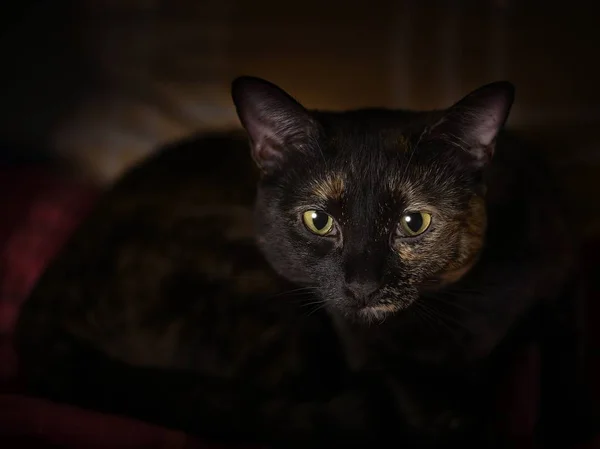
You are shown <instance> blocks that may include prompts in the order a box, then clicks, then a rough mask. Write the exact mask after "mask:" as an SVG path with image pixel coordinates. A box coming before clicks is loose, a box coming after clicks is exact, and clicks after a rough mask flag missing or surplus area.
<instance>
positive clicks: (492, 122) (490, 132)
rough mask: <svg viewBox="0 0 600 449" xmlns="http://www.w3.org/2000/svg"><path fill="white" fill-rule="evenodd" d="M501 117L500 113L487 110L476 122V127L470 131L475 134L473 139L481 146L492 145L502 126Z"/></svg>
mask: <svg viewBox="0 0 600 449" xmlns="http://www.w3.org/2000/svg"><path fill="white" fill-rule="evenodd" d="M500 120H501V118H500V117H499V114H498V113H494V112H489V113H488V112H487V111H486V112H485V113H484V114H482V115H481V116H480V117H479V118H478V119H477V122H476V124H474V125H473V126H474V128H473V129H472V130H471V131H470V132H471V135H472V136H473V141H475V142H477V143H478V144H479V145H480V146H483V147H488V146H490V145H491V144H492V143H493V141H494V139H495V138H496V135H497V134H498V131H499V130H500V127H501V126H502V123H501V121H500Z"/></svg>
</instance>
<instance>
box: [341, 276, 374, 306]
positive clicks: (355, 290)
mask: <svg viewBox="0 0 600 449" xmlns="http://www.w3.org/2000/svg"><path fill="white" fill-rule="evenodd" d="M378 288H379V285H378V284H377V283H376V282H369V281H363V282H348V283H347V284H346V288H345V290H346V295H348V296H349V297H350V298H352V299H355V300H357V301H360V302H364V303H365V304H366V302H367V301H368V299H369V297H370V296H371V295H372V294H373V293H375V292H376V291H377V289H378Z"/></svg>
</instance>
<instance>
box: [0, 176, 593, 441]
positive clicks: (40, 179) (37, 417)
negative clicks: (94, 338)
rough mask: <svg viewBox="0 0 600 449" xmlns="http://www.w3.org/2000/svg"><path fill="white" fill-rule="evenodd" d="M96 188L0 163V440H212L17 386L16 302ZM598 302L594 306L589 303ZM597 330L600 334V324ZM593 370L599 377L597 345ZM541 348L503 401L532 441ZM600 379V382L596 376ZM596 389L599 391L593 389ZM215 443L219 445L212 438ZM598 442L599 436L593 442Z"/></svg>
mask: <svg viewBox="0 0 600 449" xmlns="http://www.w3.org/2000/svg"><path fill="white" fill-rule="evenodd" d="M96 196H97V191H96V189H94V188H92V187H90V186H86V185H84V184H81V183H77V182H74V181H67V180H65V179H63V178H61V177H59V176H53V175H52V174H49V173H46V172H44V170H42V169H25V170H19V171H15V170H14V169H9V168H6V167H5V168H2V167H0V210H1V211H2V212H1V213H2V215H0V216H1V217H2V218H1V219H0V393H4V394H0V447H2V448H4V449H9V448H12V447H18V448H23V447H26V448H34V447H36V448H45V449H50V448H62V449H68V448H69V449H71V448H72V449H76V448H86V449H94V448H111V449H120V448H123V449H125V448H128V449H137V448H159V447H163V448H182V449H183V448H202V447H207V446H206V445H203V444H202V443H200V442H199V441H197V440H196V439H194V438H192V437H189V436H187V435H185V434H184V433H182V432H178V431H173V430H168V429H163V428H160V427H157V426H152V425H149V424H146V423H142V422H139V421H136V420H133V419H129V418H124V417H117V416H110V415H106V414H101V413H96V412H92V411H88V410H82V409H79V408H76V407H71V406H66V405H59V404H53V403H50V402H48V401H44V400H40V399H36V398H28V397H24V396H20V395H19V394H17V390H16V389H15V384H14V383H13V381H14V379H15V375H16V358H15V355H14V353H13V350H12V346H11V335H12V331H13V329H14V325H15V320H16V317H17V315H18V311H19V307H20V305H21V303H22V302H23V301H24V299H25V298H26V297H27V295H28V294H29V292H30V291H31V289H32V287H33V285H34V284H35V282H36V280H37V278H38V276H39V275H40V274H41V272H42V271H43V269H44V267H45V266H46V264H47V263H48V262H49V261H50V260H51V258H52V257H53V255H54V254H55V253H56V251H57V250H58V249H59V248H60V247H61V245H62V244H63V243H64V241H65V240H66V238H67V237H68V236H69V235H70V233H71V232H72V231H73V230H74V229H75V228H76V226H77V224H78V223H79V222H80V220H81V219H82V218H83V217H84V216H85V215H86V213H87V212H88V211H89V209H90V206H91V205H92V204H93V202H94V199H95V198H96ZM588 249H589V251H588V252H589V254H590V259H589V260H590V264H589V265H588V268H589V270H590V273H589V278H590V279H591V280H597V281H596V282H595V283H594V284H593V285H591V288H592V290H591V292H590V299H592V298H593V299H600V276H599V275H600V269H598V265H597V264H596V263H595V259H596V254H597V252H598V251H597V250H598V249H600V245H597V247H596V248H591V247H590V248H588ZM597 302H598V301H590V310H589V312H590V314H589V316H590V317H600V305H599V304H596V303H597ZM592 308H595V310H592ZM596 334H597V335H595V336H594V337H593V341H594V342H600V332H598V331H597V332H596ZM593 353H594V354H596V361H595V363H594V364H593V368H592V370H593V373H592V376H593V378H600V377H599V376H600V363H598V358H599V357H600V356H598V351H593ZM537 357H538V355H537V351H536V350H535V348H531V349H530V350H529V351H525V352H524V353H523V354H519V355H518V358H519V360H520V361H521V362H522V363H517V364H516V370H517V372H516V373H515V376H514V377H513V378H512V379H511V381H510V382H509V383H508V384H507V385H506V390H505V391H503V392H502V394H501V403H500V404H499V405H500V407H501V409H502V410H506V412H505V413H502V415H503V416H505V417H506V419H505V420H504V422H502V423H501V425H503V426H506V428H507V429H508V430H509V431H510V432H511V434H512V435H514V436H515V438H516V439H518V440H519V441H520V442H521V443H522V444H520V445H519V446H518V447H522V448H523V449H525V448H530V447H531V446H532V445H531V435H532V427H533V421H534V419H535V410H534V404H535V402H536V401H535V398H536V395H537V377H536V373H537V369H538V368H537V366H538V365H537V363H538V359H537ZM596 384H598V385H596V387H598V386H600V383H598V382H597V383H596ZM596 392H597V393H598V392H599V391H598V390H596ZM211 447H215V446H214V445H213V446H211ZM593 447H595V448H600V439H599V440H598V441H597V444H594V445H591V446H588V447H587V449H590V448H593Z"/></svg>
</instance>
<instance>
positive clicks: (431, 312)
mask: <svg viewBox="0 0 600 449" xmlns="http://www.w3.org/2000/svg"><path fill="white" fill-rule="evenodd" d="M415 305H416V306H417V307H418V308H420V309H421V311H422V312H423V313H424V314H426V315H428V316H429V317H430V318H431V319H432V320H433V322H435V323H436V324H437V325H439V326H441V327H442V328H444V329H445V330H446V331H447V332H448V333H449V334H450V335H451V336H452V338H453V339H455V340H457V339H458V333H457V330H456V329H453V328H452V326H450V324H456V323H449V322H448V319H447V318H448V317H447V316H445V315H444V314H442V313H440V312H439V311H438V310H436V309H434V308H433V307H431V306H430V305H429V304H426V303H423V302H419V301H417V302H416V303H415Z"/></svg>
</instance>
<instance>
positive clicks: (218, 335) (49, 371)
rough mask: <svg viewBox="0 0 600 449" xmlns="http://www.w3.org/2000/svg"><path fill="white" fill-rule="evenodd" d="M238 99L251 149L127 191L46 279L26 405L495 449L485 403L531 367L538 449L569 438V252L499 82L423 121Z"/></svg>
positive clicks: (492, 407)
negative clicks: (522, 359)
mask: <svg viewBox="0 0 600 449" xmlns="http://www.w3.org/2000/svg"><path fill="white" fill-rule="evenodd" d="M232 98H233V101H234V104H235V106H236V110H237V113H238V116H239V119H240V122H241V124H242V126H243V127H244V129H245V133H239V132H237V131H236V132H233V131H232V132H231V133H214V134H203V135H200V136H192V137H191V138H189V139H188V140H185V141H182V142H177V143H174V144H172V145H168V146H166V147H165V148H164V149H163V150H162V151H160V152H159V153H157V154H156V155H154V156H151V157H149V158H148V159H146V160H145V161H143V162H142V163H140V164H139V165H138V166H136V167H134V168H133V169H131V170H130V171H129V172H128V173H126V174H125V175H124V176H123V177H122V178H121V179H120V180H119V181H118V182H117V183H116V184H115V185H114V186H113V187H112V188H111V189H110V190H109V191H108V192H107V193H106V194H105V195H104V196H103V197H102V198H101V200H100V201H99V203H98V204H97V206H96V207H95V209H94V210H93V212H92V213H91V215H90V216H89V217H88V218H87V220H86V221H85V223H84V224H83V225H82V226H81V228H80V229H79V230H78V231H77V232H76V233H75V235H74V236H73V238H72V239H71V240H70V241H69V242H68V244H67V245H66V246H65V248H64V250H63V251H62V252H61V254H60V255H59V256H58V257H57V259H56V260H55V261H54V262H53V263H52V264H51V266H50V267H49V268H48V269H47V271H46V272H45V273H44V274H43V276H42V278H41V279H40V281H39V282H38V285H37V286H36V288H35V290H34V292H33V294H32V295H31V297H30V298H29V300H28V301H27V302H26V304H25V306H24V309H23V311H22V314H21V317H20V319H19V323H18V327H17V349H18V353H19V356H20V360H21V368H22V369H21V371H22V374H23V378H24V380H25V382H26V385H27V388H28V391H29V392H30V393H31V394H35V395H39V396H44V397H48V398H50V399H53V400H56V401H61V402H70V403H75V404H79V405H81V406H84V407H89V408H93V409H97V410H102V411H107V412H112V413H122V414H126V415H131V416H135V417H138V418H141V419H144V420H147V421H150V422H155V423H159V424H162V425H165V426H170V427H173V428H180V429H183V430H186V431H189V432H192V433H195V434H198V435H201V436H203V437H205V438H207V439H214V440H218V441H221V442H245V443H260V444H269V445H272V446H281V447H296V446H297V447H300V446H302V447H307V446H308V447H326V446H328V445H329V446H331V445H333V446H336V447H342V446H346V447H351V446H353V447H364V446H365V445H369V444H382V443H383V442H385V441H388V440H389V438H394V441H396V442H397V443H398V444H399V445H403V446H406V447H417V446H426V447H431V446H433V445H435V447H445V445H448V446H450V445H453V444H456V443H461V444H463V445H468V446H471V447H511V442H510V440H509V437H508V436H507V435H503V434H502V432H500V431H498V430H497V428H496V426H495V422H496V420H497V419H498V416H497V414H498V411H497V408H496V403H495V402H494V400H493V394H494V392H495V391H496V390H497V387H498V385H499V384H500V383H501V382H502V379H503V378H504V377H505V375H506V372H507V371H508V367H509V366H510V364H511V360H512V357H513V355H514V354H515V353H516V352H517V351H519V350H521V349H523V348H526V347H528V345H535V346H536V347H537V348H539V350H540V352H541V354H542V401H541V406H542V407H541V409H542V412H541V418H540V419H541V420H540V424H539V429H540V438H541V440H542V441H543V442H545V443H548V442H551V443H552V444H556V445H557V446H556V447H563V446H561V445H566V444H567V443H566V442H567V439H568V438H571V439H572V438H574V437H575V436H576V435H574V434H573V431H574V429H575V426H576V425H577V424H582V427H583V422H584V421H583V418H582V416H583V412H582V413H581V414H579V413H577V411H578V409H575V408H574V407H575V405H576V399H575V398H576V396H577V393H578V391H577V389H578V387H579V380H578V375H579V374H578V370H577V368H578V365H577V363H576V362H577V358H576V357H577V355H578V348H579V344H580V338H579V336H578V333H577V331H578V330H579V327H578V322H577V321H576V304H577V302H576V301H575V296H576V295H575V292H576V286H577V254H576V246H575V242H574V241H573V238H572V234H573V232H572V231H573V230H572V229H571V226H570V222H569V220H568V215H565V214H563V213H561V208H560V204H559V201H558V200H557V198H558V193H557V191H556V189H555V188H554V187H553V185H552V182H551V180H550V178H549V176H548V174H547V173H546V170H545V169H544V165H543V163H542V161H541V160H540V159H539V157H538V156H536V153H535V152H534V151H533V150H531V149H529V148H528V147H527V146H526V145H525V144H523V143H522V142H520V141H518V140H517V139H515V138H514V137H512V136H511V135H510V134H509V133H507V132H506V131H504V130H503V128H504V124H505V122H506V120H507V117H508V115H509V112H510V109H511V106H512V103H513V100H514V87H513V85H512V84H510V83H508V82H495V83H492V84H488V85H485V86H482V87H481V88H479V89H477V90H475V91H473V92H471V93H470V94H468V95H466V96H465V97H464V98H463V99H462V100H460V101H458V102H457V103H456V104H454V105H453V106H451V107H449V108H447V109H445V110H435V111H405V110H384V109H362V110H354V111H346V112H327V111H315V110H308V109H306V108H304V107H303V106H302V105H301V104H300V103H298V102H297V101H296V100H295V99H293V98H292V97H291V96H290V95H289V94H287V93H286V92H284V91H283V90H282V89H280V88H279V87H277V86H275V85H274V84H272V83H270V82H268V81H266V80H262V79H259V78H255V77H249V76H244V77H240V78H238V79H236V80H235V81H234V82H233V84H232ZM248 153H249V154H250V156H251V157H250V156H249V155H248ZM252 161H253V162H252ZM256 186H258V187H256ZM565 382H566V383H565ZM559 386H560V388H559ZM558 424H560V425H558ZM586 430H587V428H586ZM581 435H582V438H583V433H581Z"/></svg>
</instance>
